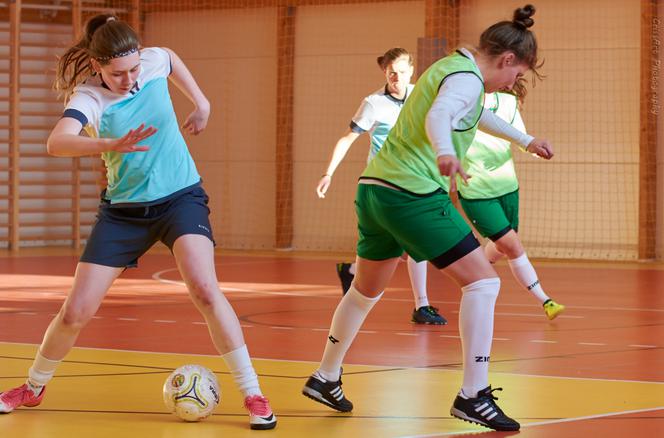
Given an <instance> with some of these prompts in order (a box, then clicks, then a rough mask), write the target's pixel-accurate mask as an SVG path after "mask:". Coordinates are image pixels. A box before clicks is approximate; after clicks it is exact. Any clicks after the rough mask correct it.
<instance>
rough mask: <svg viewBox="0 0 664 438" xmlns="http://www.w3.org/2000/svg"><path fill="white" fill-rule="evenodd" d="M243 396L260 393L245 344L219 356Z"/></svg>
mask: <svg viewBox="0 0 664 438" xmlns="http://www.w3.org/2000/svg"><path fill="white" fill-rule="evenodd" d="M221 357H222V359H224V362H226V366H227V367H228V369H229V370H230V372H231V376H233V380H234V381H235V384H236V385H237V387H238V389H239V390H240V391H241V392H242V395H243V396H244V397H248V396H250V395H262V393H261V389H260V386H259V385H258V376H257V375H256V371H254V366H253V365H252V364H251V358H250V357H249V351H248V350H247V346H246V344H245V345H243V346H242V347H240V348H236V349H235V350H233V351H230V352H228V353H226V354H224V355H222V356H221Z"/></svg>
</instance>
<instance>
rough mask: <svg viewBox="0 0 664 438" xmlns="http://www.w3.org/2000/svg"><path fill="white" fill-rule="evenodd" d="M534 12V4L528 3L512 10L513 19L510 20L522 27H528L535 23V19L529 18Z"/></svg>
mask: <svg viewBox="0 0 664 438" xmlns="http://www.w3.org/2000/svg"><path fill="white" fill-rule="evenodd" d="M534 14H535V6H533V5H530V4H529V5H526V6H524V7H522V8H517V9H515V10H514V19H513V20H512V22H513V23H514V24H516V25H519V26H521V27H523V28H524V29H528V28H529V27H531V26H532V25H533V24H535V20H533V19H532V18H530V17H532V16H533V15H534Z"/></svg>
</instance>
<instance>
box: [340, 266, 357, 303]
mask: <svg viewBox="0 0 664 438" xmlns="http://www.w3.org/2000/svg"><path fill="white" fill-rule="evenodd" d="M351 266H352V263H337V275H338V276H339V280H340V281H341V291H342V293H343V294H344V295H346V292H348V289H350V284H351V283H352V282H353V278H355V275H353V274H351V273H350V267H351Z"/></svg>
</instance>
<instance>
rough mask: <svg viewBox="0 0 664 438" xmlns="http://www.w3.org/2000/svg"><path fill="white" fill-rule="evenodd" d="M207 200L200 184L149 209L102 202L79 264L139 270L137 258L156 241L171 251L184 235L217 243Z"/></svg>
mask: <svg viewBox="0 0 664 438" xmlns="http://www.w3.org/2000/svg"><path fill="white" fill-rule="evenodd" d="M208 199H209V198H208V196H207V194H206V193H205V190H203V188H202V187H201V186H199V185H197V186H195V187H192V188H191V190H189V191H186V192H184V193H181V194H178V195H177V196H175V197H174V198H172V199H168V200H167V201H164V202H163V203H160V204H156V205H150V206H136V207H114V206H111V204H110V202H108V201H104V200H103V201H102V202H101V204H100V205H99V211H98V213H97V221H96V222H95V224H94V226H93V227H92V232H91V233H90V237H89V238H88V242H87V244H86V246H85V250H84V251H83V255H82V256H81V259H80V261H81V262H85V263H94V264H97V265H103V266H111V267H114V268H131V267H136V266H137V265H138V258H139V257H140V256H142V255H143V254H144V253H145V252H146V251H147V250H148V249H150V248H151V247H152V245H154V244H155V243H156V242H158V241H161V242H163V243H164V244H165V245H166V246H168V248H169V249H171V251H172V250H173V244H174V243H175V240H176V239H177V238H178V237H180V236H183V235H185V234H201V235H203V236H207V237H208V238H209V239H210V240H211V241H212V243H213V244H214V238H213V236H212V227H211V225H210V219H209V216H210V209H209V208H208V205H207V204H208Z"/></svg>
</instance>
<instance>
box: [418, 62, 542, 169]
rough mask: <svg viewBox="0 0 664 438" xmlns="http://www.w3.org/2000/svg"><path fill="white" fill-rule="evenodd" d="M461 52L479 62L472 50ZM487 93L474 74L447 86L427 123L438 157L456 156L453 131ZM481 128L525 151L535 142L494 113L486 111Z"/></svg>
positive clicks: (453, 78) (461, 75) (452, 78)
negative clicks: (481, 95)
mask: <svg viewBox="0 0 664 438" xmlns="http://www.w3.org/2000/svg"><path fill="white" fill-rule="evenodd" d="M461 51H462V52H463V54H464V55H466V56H467V57H469V58H470V59H471V60H472V61H473V62H475V58H474V57H473V55H472V54H471V53H470V52H469V51H468V50H466V49H461ZM483 92H484V89H483V86H482V82H481V81H480V79H479V78H478V77H477V76H476V75H474V74H472V73H457V74H454V75H452V76H449V77H448V78H447V79H446V80H445V82H443V84H442V86H441V87H440V90H439V91H438V95H437V96H436V98H435V99H434V101H433V104H432V105H431V108H430V109H429V112H428V113H427V116H426V120H425V128H426V132H427V136H428V137H429V140H431V145H432V146H433V148H434V150H435V152H436V156H441V155H454V156H456V152H455V150H454V144H453V143H452V131H453V130H455V129H459V127H460V126H461V121H462V120H463V119H464V117H467V116H469V115H472V113H473V110H474V109H475V106H476V104H477V96H478V95H479V94H480V93H483ZM479 128H480V129H481V130H482V131H484V132H486V133H488V134H491V135H494V136H496V137H500V138H503V139H505V140H509V141H510V142H512V143H515V144H518V145H519V146H521V147H522V148H524V149H525V148H526V147H527V146H528V144H530V142H531V141H533V139H534V137H533V136H531V135H528V134H525V133H523V132H521V131H519V130H518V129H516V128H514V127H513V126H512V125H510V124H509V123H507V122H505V121H504V120H502V119H501V118H500V117H497V116H496V115H495V114H493V113H492V112H491V111H482V115H481V117H480V120H479Z"/></svg>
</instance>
